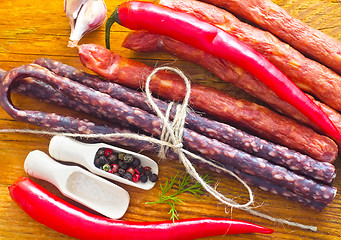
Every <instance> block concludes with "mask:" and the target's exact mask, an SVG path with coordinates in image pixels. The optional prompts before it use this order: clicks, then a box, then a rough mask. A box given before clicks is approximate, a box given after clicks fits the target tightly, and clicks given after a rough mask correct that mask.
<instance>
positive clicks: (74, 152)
mask: <svg viewBox="0 0 341 240" xmlns="http://www.w3.org/2000/svg"><path fill="white" fill-rule="evenodd" d="M102 148H104V149H111V150H112V151H114V152H116V153H124V154H129V155H132V156H133V157H135V158H138V159H139V160H140V162H141V166H143V167H146V166H148V167H150V168H151V172H152V173H154V174H158V165H157V163H156V162H155V161H154V160H152V159H151V158H149V157H147V156H144V155H142V154H138V153H136V152H132V151H129V150H126V149H122V148H118V147H115V146H112V145H109V144H105V143H91V144H89V143H83V142H80V141H77V140H75V139H73V138H69V137H64V136H54V137H53V138H52V139H51V141H50V146H49V153H50V155H51V157H53V158H54V159H57V160H60V161H63V162H71V163H76V164H79V165H81V166H83V167H85V168H86V169H88V170H89V171H90V172H92V173H94V174H96V175H99V176H102V177H105V178H108V179H111V180H114V181H117V182H120V183H124V184H127V185H130V186H134V187H137V188H141V189H144V190H149V189H151V188H152V187H154V185H155V182H152V181H147V182H141V181H138V182H133V181H131V180H128V179H125V178H123V177H121V176H117V175H115V174H112V173H109V172H106V171H103V169H100V168H98V167H96V166H95V157H96V153H97V152H98V150H99V149H102Z"/></svg>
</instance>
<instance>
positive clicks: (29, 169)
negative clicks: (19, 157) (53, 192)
mask: <svg viewBox="0 0 341 240" xmlns="http://www.w3.org/2000/svg"><path fill="white" fill-rule="evenodd" d="M24 168H25V171H26V173H27V174H29V175H30V176H32V177H35V178H39V179H43V180H45V181H48V182H50V183H52V184H53V185H55V186H56V187H57V188H58V189H59V190H60V192H61V193H62V194H63V195H65V196H67V197H69V198H71V199H73V200H75V201H77V202H79V203H81V204H83V205H84V206H87V207H89V208H91V209H93V210H95V211H96V212H98V213H101V214H103V215H104V216H107V217H109V218H113V219H118V218H121V217H122V216H123V215H124V213H125V212H126V210H127V208H128V206H129V200H130V197H129V194H128V192H127V191H126V190H124V189H123V188H121V187H119V186H117V185H115V184H114V183H112V182H110V181H108V180H105V179H103V178H101V177H99V176H96V175H95V174H92V173H90V172H88V171H86V170H85V169H83V168H81V167H78V166H68V165H64V164H61V163H58V162H57V161H55V160H53V159H52V158H51V157H49V156H48V155H47V154H46V153H44V152H41V151H38V150H35V151H32V152H30V153H29V154H28V155H27V157H26V160H25V163H24Z"/></svg>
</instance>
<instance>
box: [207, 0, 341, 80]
mask: <svg viewBox="0 0 341 240" xmlns="http://www.w3.org/2000/svg"><path fill="white" fill-rule="evenodd" d="M203 1H204V2H207V3H211V4H213V5H216V6H220V7H222V8H225V9H227V10H229V11H230V12H232V13H234V14H235V15H237V16H240V17H242V18H244V19H247V20H248V21H250V22H252V23H254V24H256V25H258V26H260V28H263V29H265V30H268V31H269V32H271V33H273V34H274V35H276V36H277V37H278V38H280V39H282V40H284V41H285V42H287V43H288V44H290V45H291V46H293V47H294V48H296V49H298V50H299V51H300V52H302V53H303V54H305V55H307V56H309V57H311V58H313V59H316V60H317V61H319V62H321V63H323V64H324V65H326V66H329V67H330V68H331V69H333V70H334V71H336V72H337V73H339V74H341V44H340V42H338V41H337V40H336V39H334V38H332V37H330V36H328V35H326V34H324V33H323V32H321V31H318V30H316V29H313V28H311V27H309V26H308V25H307V24H305V23H303V22H302V21H300V20H298V19H296V18H294V17H292V16H291V15H290V14H289V13H288V12H287V11H285V10H284V9H282V8H281V7H279V6H278V5H276V4H275V3H273V2H272V1H270V0H252V1H239V0H203Z"/></svg>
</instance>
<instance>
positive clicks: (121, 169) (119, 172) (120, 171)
mask: <svg viewBox="0 0 341 240" xmlns="http://www.w3.org/2000/svg"><path fill="white" fill-rule="evenodd" d="M117 172H118V174H120V176H121V177H122V176H123V174H124V173H125V172H126V170H124V169H123V168H119V169H118V171H117Z"/></svg>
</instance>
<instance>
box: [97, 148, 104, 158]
mask: <svg viewBox="0 0 341 240" xmlns="http://www.w3.org/2000/svg"><path fill="white" fill-rule="evenodd" d="M104 154H105V148H100V149H98V151H97V153H96V156H98V157H100V156H103V155H104Z"/></svg>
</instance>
